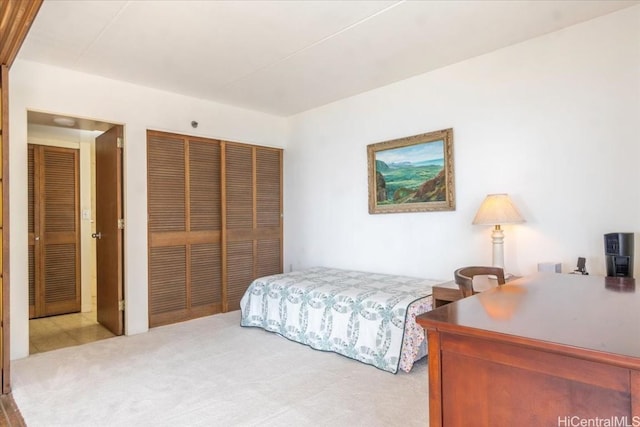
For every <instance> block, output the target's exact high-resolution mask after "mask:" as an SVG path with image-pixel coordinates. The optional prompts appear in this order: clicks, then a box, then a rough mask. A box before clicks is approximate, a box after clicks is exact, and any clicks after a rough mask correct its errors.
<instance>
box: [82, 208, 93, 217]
mask: <svg viewBox="0 0 640 427" xmlns="http://www.w3.org/2000/svg"><path fill="white" fill-rule="evenodd" d="M82 219H91V209H82Z"/></svg>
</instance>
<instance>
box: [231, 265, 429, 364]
mask: <svg viewBox="0 0 640 427" xmlns="http://www.w3.org/2000/svg"><path fill="white" fill-rule="evenodd" d="M441 282H442V281H437V280H429V279H418V278H415V277H405V276H395V275H388V274H376V273H367V272H361V271H350V270H340V269H335V268H326V267H314V268H309V269H305V270H300V271H294V272H290V273H284V274H277V275H273V276H266V277H262V278H259V279H256V280H254V281H253V282H252V283H251V285H250V286H249V288H248V289H247V291H246V292H245V294H244V295H243V297H242V299H241V301H240V309H241V312H242V316H241V321H240V324H241V325H242V326H247V327H259V328H263V329H265V330H267V331H270V332H275V333H277V334H279V335H282V336H283V337H285V338H288V339H290V340H292V341H296V342H299V343H302V344H305V345H308V346H310V347H312V348H314V349H317V350H324V351H331V352H335V353H338V354H341V355H343V356H347V357H349V358H352V359H355V360H358V361H360V362H363V363H367V364H370V365H373V366H375V367H377V368H379V369H382V370H384V371H388V372H392V373H396V372H398V369H402V370H403V371H405V372H409V371H410V370H411V368H412V367H413V364H414V362H415V361H417V360H419V359H420V358H422V357H424V356H425V355H426V345H425V344H426V343H425V334H424V330H423V329H422V328H421V327H420V326H419V325H417V324H416V321H415V317H416V316H417V315H418V314H421V313H424V312H427V311H429V310H431V307H432V298H431V286H432V285H435V284H437V283H441Z"/></svg>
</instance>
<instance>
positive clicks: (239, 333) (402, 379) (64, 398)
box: [11, 311, 428, 427]
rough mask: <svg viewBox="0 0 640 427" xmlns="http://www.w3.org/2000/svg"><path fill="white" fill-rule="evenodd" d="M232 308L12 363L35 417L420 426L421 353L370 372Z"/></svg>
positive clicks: (58, 421)
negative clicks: (405, 366)
mask: <svg viewBox="0 0 640 427" xmlns="http://www.w3.org/2000/svg"><path fill="white" fill-rule="evenodd" d="M239 323H240V312H239V311H236V312H231V313H225V314H219V315H215V316H209V317H205V318H201V319H197V320H192V321H189V322H183V323H179V324H175V325H169V326H164V327H160V328H154V329H152V330H151V331H149V332H148V333H146V334H140V335H135V336H130V337H116V338H111V339H107V340H104V341H98V342H95V343H91V344H85V345H82V346H77V347H69V348H65V349H60V350H54V351H51V352H47V353H40V354H36V355H33V356H30V357H28V358H25V359H21V360H16V361H13V362H12V365H11V369H12V380H13V386H12V389H13V396H14V398H15V400H16V403H17V404H18V407H19V408H20V411H21V412H22V415H23V416H24V419H25V422H26V423H27V426H28V427H39V426H414V425H415V426H425V425H428V395H427V393H428V392H427V364H426V358H425V359H422V360H421V361H419V362H418V363H417V364H416V365H415V366H414V368H413V371H412V372H411V373H409V374H406V373H404V372H400V373H398V374H396V375H394V374H390V373H388V372H384V371H380V370H378V369H376V368H374V367H372V366H369V365H364V364H362V363H360V362H356V361H353V360H350V359H347V358H345V357H343V356H339V355H336V354H333V353H324V352H321V351H317V350H313V349H311V348H309V347H306V346H304V345H301V344H298V343H294V342H291V341H289V340H287V339H285V338H282V337H280V336H278V335H276V334H273V333H269V332H265V331H263V330H260V329H254V328H242V327H240V326H239Z"/></svg>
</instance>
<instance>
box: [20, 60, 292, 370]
mask: <svg viewBox="0 0 640 427" xmlns="http://www.w3.org/2000/svg"><path fill="white" fill-rule="evenodd" d="M9 85H10V86H9V94H10V95H9V96H10V102H9V104H10V105H9V108H10V110H9V117H10V123H9V125H10V144H11V145H10V151H9V162H10V168H11V172H10V173H11V181H10V192H11V193H10V215H11V224H10V233H11V246H10V253H11V265H10V268H11V297H10V298H11V302H10V304H11V305H10V310H11V358H12V359H16V358H20V357H25V356H27V355H28V352H29V344H28V343H29V341H28V339H29V335H28V289H27V280H28V270H27V192H26V188H27V171H26V165H27V110H36V111H43V112H50V113H58V114H64V115H69V116H75V117H88V118H92V119H97V120H101V121H105V122H109V123H121V124H124V139H125V149H124V181H125V190H124V209H125V224H126V227H125V248H124V251H125V279H124V287H125V300H126V301H127V310H125V333H126V334H128V335H130V334H135V333H139V332H144V331H146V330H147V329H148V310H147V308H148V298H147V296H148V284H147V196H146V188H147V178H146V177H147V172H146V130H147V129H157V130H165V131H170V132H177V133H181V134H189V135H198V136H204V137H209V138H221V139H225V140H230V141H240V142H246V143H252V144H258V145H266V146H275V147H284V144H285V141H286V130H287V122H286V120H285V119H283V118H278V117H275V116H270V115H266V114H262V113H256V112H252V111H247V110H243V109H238V108H233V107H229V106H225V105H221V104H216V103H212V102H207V101H203V100H199V99H195V98H189V97H184V96H180V95H175V94H171V93H167V92H162V91H157V90H152V89H149V88H144V87H140V86H135V85H131V84H128V83H123V82H118V81H114V80H109V79H105V78H100V77H97V76H93V75H88V74H82V73H76V72H72V71H68V70H64V69H60V68H55V67H50V66H45V65H42V64H37V63H33V62H28V61H21V60H18V61H16V62H15V63H14V64H13V66H12V67H11V75H10V79H9ZM192 120H196V121H197V122H199V126H198V128H197V129H193V128H192V127H191V121H192Z"/></svg>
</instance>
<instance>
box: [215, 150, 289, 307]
mask: <svg viewBox="0 0 640 427" xmlns="http://www.w3.org/2000/svg"><path fill="white" fill-rule="evenodd" d="M224 161H225V177H224V188H225V196H226V197H225V199H224V200H225V210H224V211H225V220H224V223H225V225H226V227H225V232H224V235H225V236H224V240H225V242H226V263H225V273H226V274H225V277H226V287H225V296H226V298H225V301H226V306H225V311H231V310H237V309H239V308H240V299H241V298H242V295H243V294H244V292H245V291H246V289H247V287H248V286H249V284H251V281H252V280H254V279H255V278H257V277H261V276H266V275H271V274H278V273H282V217H281V212H282V150H279V149H271V148H264V147H256V146H251V145H242V144H233V143H225V145H224Z"/></svg>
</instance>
